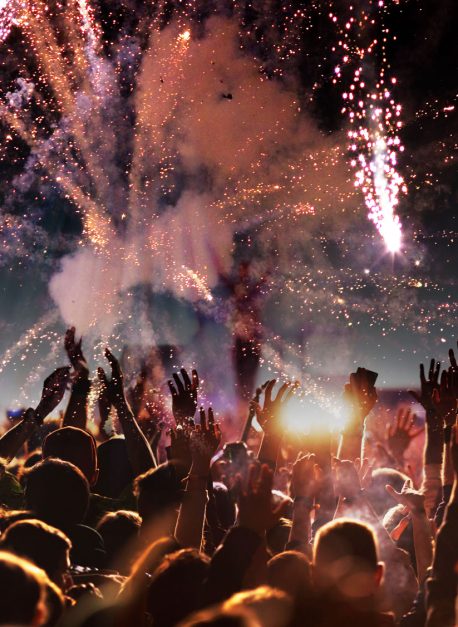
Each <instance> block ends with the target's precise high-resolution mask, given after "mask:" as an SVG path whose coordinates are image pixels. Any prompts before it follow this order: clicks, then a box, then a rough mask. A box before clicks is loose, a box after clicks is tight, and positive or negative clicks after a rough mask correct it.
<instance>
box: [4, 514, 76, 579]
mask: <svg viewBox="0 0 458 627" xmlns="http://www.w3.org/2000/svg"><path fill="white" fill-rule="evenodd" d="M0 545H1V547H2V549H5V550H7V551H12V552H13V553H15V554H16V555H20V556H21V557H24V558H26V559H28V560H30V561H31V562H33V563H34V564H35V565H36V566H38V567H39V568H42V569H43V570H44V571H45V572H46V574H47V575H48V577H49V578H50V579H51V581H54V583H56V584H57V585H58V586H60V587H62V586H63V584H64V575H65V572H66V571H67V570H68V568H69V567H70V549H71V548H72V545H71V542H70V540H69V539H68V538H67V536H66V535H65V534H64V533H63V532H62V531H60V530H59V529H56V528H55V527H51V526H50V525H47V524H46V523H44V522H42V521H41V520H34V519H31V520H19V521H17V522H15V523H13V524H12V525H10V526H9V527H8V529H7V530H6V531H5V533H4V534H3V535H2V536H1V543H0Z"/></svg>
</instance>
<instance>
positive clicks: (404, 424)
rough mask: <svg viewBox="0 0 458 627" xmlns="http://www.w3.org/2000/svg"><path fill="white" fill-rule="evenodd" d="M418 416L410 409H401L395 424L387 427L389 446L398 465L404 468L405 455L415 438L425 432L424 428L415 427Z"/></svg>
mask: <svg viewBox="0 0 458 627" xmlns="http://www.w3.org/2000/svg"><path fill="white" fill-rule="evenodd" d="M416 418H417V417H416V415H415V414H413V413H412V412H411V410H410V409H405V410H404V409H402V408H401V409H399V411H398V413H397V416H396V419H395V421H394V423H393V424H391V425H388V427H387V445H388V449H389V451H390V453H391V455H393V457H394V459H395V460H396V462H397V463H398V464H400V465H401V466H403V464H404V453H405V452H406V450H407V448H408V447H409V444H410V443H411V442H412V440H413V439H414V438H416V437H417V436H418V435H420V433H422V432H423V431H424V428H423V427H418V428H416V427H414V423H415V420H416Z"/></svg>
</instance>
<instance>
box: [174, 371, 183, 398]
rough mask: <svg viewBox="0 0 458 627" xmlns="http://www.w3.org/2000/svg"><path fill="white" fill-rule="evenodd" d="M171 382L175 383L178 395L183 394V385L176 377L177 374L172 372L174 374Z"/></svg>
mask: <svg viewBox="0 0 458 627" xmlns="http://www.w3.org/2000/svg"><path fill="white" fill-rule="evenodd" d="M173 380H174V381H175V385H176V386H177V390H178V393H180V392H184V385H183V383H182V382H181V379H180V377H179V376H178V375H177V373H176V372H174V373H173Z"/></svg>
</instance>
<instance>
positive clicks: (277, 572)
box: [267, 551, 312, 599]
mask: <svg viewBox="0 0 458 627" xmlns="http://www.w3.org/2000/svg"><path fill="white" fill-rule="evenodd" d="M267 581H268V583H269V585H270V586H272V588H277V589H278V590H283V591H284V592H287V593H288V594H290V595H291V597H293V598H294V599H299V598H304V597H308V596H309V595H310V594H311V590H312V572H311V566H310V562H309V561H308V559H307V558H306V557H305V555H304V554H303V553H299V552H298V551H284V552H283V553H279V554H278V555H275V557H272V559H270V560H269V562H268V564H267Z"/></svg>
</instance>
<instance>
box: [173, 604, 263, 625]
mask: <svg viewBox="0 0 458 627" xmlns="http://www.w3.org/2000/svg"><path fill="white" fill-rule="evenodd" d="M178 627H261V624H260V623H259V622H258V621H257V620H256V617H255V615H254V614H253V612H250V611H249V610H247V609H241V608H236V609H233V610H223V609H222V608H221V607H219V606H218V607H215V608H209V609H206V610H202V611H200V612H196V613H195V614H192V615H191V616H189V617H188V618H185V620H184V621H182V622H181V623H180V624H179V626H178Z"/></svg>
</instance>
